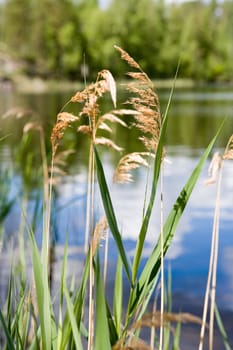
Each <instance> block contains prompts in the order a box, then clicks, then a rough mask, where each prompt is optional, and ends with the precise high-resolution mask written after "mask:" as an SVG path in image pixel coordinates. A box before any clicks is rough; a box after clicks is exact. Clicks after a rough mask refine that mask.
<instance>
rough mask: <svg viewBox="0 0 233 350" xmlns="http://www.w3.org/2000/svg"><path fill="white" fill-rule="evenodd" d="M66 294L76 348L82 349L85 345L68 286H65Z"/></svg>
mask: <svg viewBox="0 0 233 350" xmlns="http://www.w3.org/2000/svg"><path fill="white" fill-rule="evenodd" d="M64 294H65V297H66V303H67V310H68V314H69V319H70V323H71V328H72V333H73V338H74V343H75V348H76V349H80V350H82V349H83V346H82V341H81V336H80V332H79V329H78V326H77V322H76V317H75V313H74V308H73V303H72V301H71V298H70V296H69V292H68V289H67V287H66V286H64Z"/></svg>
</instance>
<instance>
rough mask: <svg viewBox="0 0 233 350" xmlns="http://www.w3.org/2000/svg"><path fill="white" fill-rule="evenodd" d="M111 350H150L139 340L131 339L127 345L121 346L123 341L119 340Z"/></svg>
mask: <svg viewBox="0 0 233 350" xmlns="http://www.w3.org/2000/svg"><path fill="white" fill-rule="evenodd" d="M112 350H152V349H151V347H150V346H149V345H147V344H146V342H145V341H143V340H142V339H140V338H136V337H132V338H131V339H130V340H129V341H128V342H127V345H124V344H123V341H122V340H121V339H120V340H119V341H118V342H117V343H116V344H115V345H114V346H113V348H112Z"/></svg>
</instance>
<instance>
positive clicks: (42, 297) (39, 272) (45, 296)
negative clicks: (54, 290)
mask: <svg viewBox="0 0 233 350" xmlns="http://www.w3.org/2000/svg"><path fill="white" fill-rule="evenodd" d="M29 237H30V242H31V248H32V264H33V275H34V280H35V286H36V296H37V304H38V312H39V318H40V325H41V337H42V344H43V349H51V346H52V327H51V319H52V313H51V308H50V305H51V303H50V292H49V285H48V274H47V268H48V266H47V264H46V268H45V267H43V265H42V263H41V258H40V254H39V251H38V248H37V245H36V241H35V238H34V235H33V232H31V231H30V232H29Z"/></svg>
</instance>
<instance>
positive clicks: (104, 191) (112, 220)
mask: <svg viewBox="0 0 233 350" xmlns="http://www.w3.org/2000/svg"><path fill="white" fill-rule="evenodd" d="M94 153H95V161H96V170H97V177H98V184H99V187H100V193H101V197H102V201H103V206H104V210H105V214H106V217H107V220H108V224H109V227H110V230H111V232H112V235H113V238H114V239H115V242H116V245H117V248H118V251H119V254H120V257H121V260H122V264H123V266H124V269H125V272H126V275H127V277H128V280H129V281H130V283H131V278H130V267H129V264H128V260H127V257H126V253H125V249H124V245H123V242H122V239H121V234H120V231H119V229H118V226H117V220H116V216H115V212H114V209H113V205H112V200H111V197H110V193H109V190H108V186H107V182H106V179H105V174H104V170H103V166H102V163H101V161H100V158H99V155H98V152H97V149H96V147H94Z"/></svg>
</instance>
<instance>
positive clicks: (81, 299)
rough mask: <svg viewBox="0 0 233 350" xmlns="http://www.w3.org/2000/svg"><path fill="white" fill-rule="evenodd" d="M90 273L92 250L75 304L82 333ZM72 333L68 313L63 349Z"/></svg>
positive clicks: (64, 328) (63, 334)
mask: <svg viewBox="0 0 233 350" xmlns="http://www.w3.org/2000/svg"><path fill="white" fill-rule="evenodd" d="M89 271H90V249H89V251H88V254H87V256H86V260H85V265H84V270H83V273H82V280H81V283H80V287H79V290H78V292H77V294H76V296H75V299H74V302H73V305H74V313H75V317H76V322H77V327H78V329H80V331H82V323H81V319H82V315H83V308H84V305H85V297H86V289H87V282H88V277H89ZM71 331H72V329H71V324H70V318H69V314H68V313H66V316H65V319H64V322H63V329H62V345H61V349H66V347H67V344H68V342H69V340H70V335H71ZM83 333H84V332H83Z"/></svg>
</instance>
